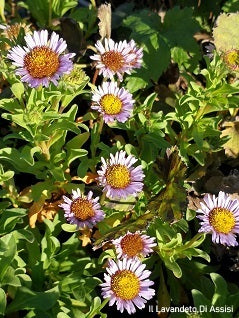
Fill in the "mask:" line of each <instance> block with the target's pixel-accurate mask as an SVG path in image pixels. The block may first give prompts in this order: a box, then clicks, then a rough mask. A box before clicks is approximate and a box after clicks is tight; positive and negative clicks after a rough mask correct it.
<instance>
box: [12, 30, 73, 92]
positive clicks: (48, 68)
mask: <svg viewBox="0 0 239 318" xmlns="http://www.w3.org/2000/svg"><path fill="white" fill-rule="evenodd" d="M24 39H25V41H26V45H27V46H24V47H21V46H19V45H17V46H14V47H13V48H12V49H11V50H10V51H9V53H8V55H7V57H8V58H9V59H10V60H12V61H13V63H12V64H13V65H15V66H17V67H18V68H17V70H16V74H17V75H20V76H21V80H22V81H23V82H27V83H28V84H29V86H30V87H38V86H40V85H42V86H46V87H48V86H49V83H50V82H53V84H54V85H57V81H58V79H59V78H60V76H62V75H63V74H68V73H69V72H70V71H71V70H72V68H73V63H72V61H71V60H70V59H71V58H72V57H73V56H74V55H75V54H74V53H69V54H62V53H63V52H64V51H65V50H66V47H67V45H66V42H65V41H64V40H63V39H62V38H60V39H59V35H58V34H56V33H55V32H52V34H51V37H50V40H48V31H47V30H42V31H34V33H33V35H31V34H27V35H26V36H25V37H24Z"/></svg>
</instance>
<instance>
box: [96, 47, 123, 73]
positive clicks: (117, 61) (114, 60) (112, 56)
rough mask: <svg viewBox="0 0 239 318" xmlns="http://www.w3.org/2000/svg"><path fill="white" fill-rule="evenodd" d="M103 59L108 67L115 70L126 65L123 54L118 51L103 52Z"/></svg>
mask: <svg viewBox="0 0 239 318" xmlns="http://www.w3.org/2000/svg"><path fill="white" fill-rule="evenodd" d="M101 60H102V62H103V63H104V64H105V66H106V67H108V68H109V69H110V70H111V71H114V72H117V71H119V70H120V69H121V68H122V67H123V65H124V58H123V55H122V54H121V53H120V52H116V51H109V52H105V53H104V54H102V56H101Z"/></svg>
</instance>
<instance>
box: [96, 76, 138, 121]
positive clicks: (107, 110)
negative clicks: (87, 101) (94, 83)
mask: <svg viewBox="0 0 239 318" xmlns="http://www.w3.org/2000/svg"><path fill="white" fill-rule="evenodd" d="M92 100H93V102H94V104H93V105H92V106H91V108H92V109H95V110H97V111H98V112H100V113H101V114H103V118H104V121H105V122H106V123H108V122H112V121H114V120H118V121H119V122H121V123H124V122H125V121H126V120H127V119H128V118H129V117H130V114H131V111H132V109H133V104H134V100H133V98H132V94H130V93H129V92H128V91H127V90H126V89H124V88H123V87H122V88H119V87H118V86H117V83H116V82H104V83H103V85H102V86H98V89H95V90H94V95H93V96H92Z"/></svg>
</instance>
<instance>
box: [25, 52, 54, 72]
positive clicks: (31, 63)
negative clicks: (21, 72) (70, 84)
mask: <svg viewBox="0 0 239 318" xmlns="http://www.w3.org/2000/svg"><path fill="white" fill-rule="evenodd" d="M59 64H60V63H59V56H58V54H57V53H56V52H54V51H52V50H51V49H50V48H48V47H46V46H40V47H34V48H33V49H32V50H31V51H30V52H29V53H27V54H26V56H25V57H24V66H25V68H26V69H27V70H28V72H29V74H30V75H31V76H32V77H34V78H43V77H50V76H52V75H53V74H54V73H55V72H56V71H57V70H58V68H59Z"/></svg>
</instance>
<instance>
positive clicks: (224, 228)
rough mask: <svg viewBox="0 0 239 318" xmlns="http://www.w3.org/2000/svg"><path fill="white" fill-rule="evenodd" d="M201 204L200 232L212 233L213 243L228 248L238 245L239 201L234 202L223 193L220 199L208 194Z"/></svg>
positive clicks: (199, 211) (198, 211)
mask: <svg viewBox="0 0 239 318" xmlns="http://www.w3.org/2000/svg"><path fill="white" fill-rule="evenodd" d="M203 200H204V202H201V203H200V204H201V209H199V210H197V213H200V215H198V216H197V217H198V218H199V219H200V220H201V228H200V230H199V232H205V233H212V241H213V242H215V243H221V244H224V245H228V246H236V245H238V243H237V241H236V237H235V234H236V233H239V201H238V200H236V199H235V200H232V199H231V198H230V196H229V195H228V194H226V193H224V192H222V191H220V192H219V194H218V197H216V196H215V195H213V196H212V197H211V196H210V195H209V194H207V195H205V197H204V198H203Z"/></svg>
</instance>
